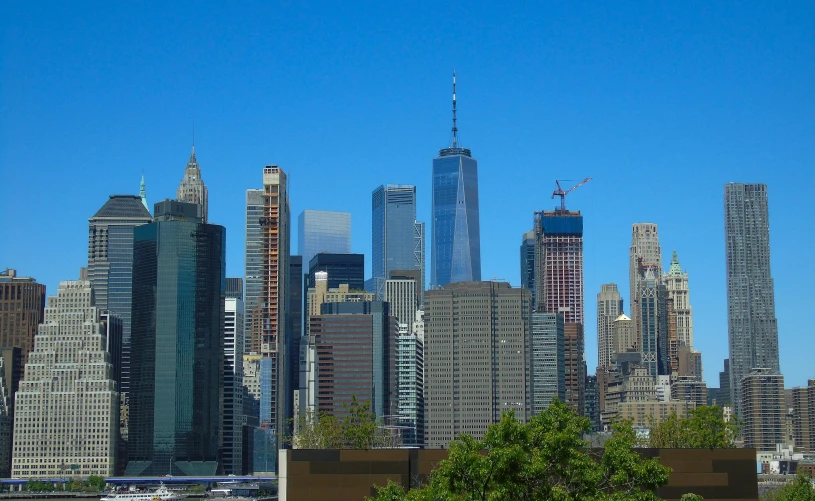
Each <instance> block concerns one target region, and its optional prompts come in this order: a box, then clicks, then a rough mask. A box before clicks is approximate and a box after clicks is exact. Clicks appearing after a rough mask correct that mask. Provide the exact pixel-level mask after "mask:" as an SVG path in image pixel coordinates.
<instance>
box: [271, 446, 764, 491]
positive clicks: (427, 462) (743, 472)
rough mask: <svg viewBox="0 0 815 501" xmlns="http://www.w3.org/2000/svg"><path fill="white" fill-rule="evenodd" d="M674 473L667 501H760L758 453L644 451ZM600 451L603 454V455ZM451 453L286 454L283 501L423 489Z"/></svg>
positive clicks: (282, 462) (281, 485) (280, 474)
mask: <svg viewBox="0 0 815 501" xmlns="http://www.w3.org/2000/svg"><path fill="white" fill-rule="evenodd" d="M639 451H640V452H641V453H642V455H643V456H645V457H649V458H651V457H658V458H659V459H660V462H661V463H662V464H664V465H665V466H670V467H671V468H672V469H673V472H672V473H671V477H670V480H669V481H668V485H666V486H665V487H663V488H661V489H660V490H659V495H660V497H662V498H663V499H665V500H668V501H670V500H679V498H680V497H682V495H683V494H685V493H689V492H692V493H695V494H699V495H701V496H702V497H704V499H705V500H706V501H707V500H727V501H758V477H757V475H756V452H755V450H754V449H712V450H711V449H639ZM598 452H599V451H598ZM446 458H447V450H436V449H432V450H431V449H428V450H419V449H377V450H286V451H280V463H279V464H280V468H279V471H278V478H279V489H280V491H279V492H280V493H279V496H280V498H279V499H280V501H323V500H325V501H334V500H338V499H342V500H344V501H357V500H359V501H362V500H364V499H365V497H366V496H373V495H374V493H375V491H374V487H373V486H374V485H385V484H386V483H387V482H388V480H389V479H390V480H393V481H395V482H398V483H400V484H402V486H404V487H405V488H413V487H418V486H420V485H421V484H422V483H423V482H424V481H425V480H426V479H427V476H428V475H429V474H430V472H431V471H432V470H433V468H434V467H435V466H436V465H437V464H438V463H439V461H442V460H443V459H446Z"/></svg>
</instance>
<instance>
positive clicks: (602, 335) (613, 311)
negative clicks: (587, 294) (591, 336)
mask: <svg viewBox="0 0 815 501" xmlns="http://www.w3.org/2000/svg"><path fill="white" fill-rule="evenodd" d="M622 313H623V299H622V297H620V291H619V290H617V284H603V285H602V286H601V287H600V293H599V294H597V353H598V358H597V363H598V365H599V366H600V367H610V366H611V361H612V359H613V357H614V322H615V321H616V320H617V318H619V317H620V315H622Z"/></svg>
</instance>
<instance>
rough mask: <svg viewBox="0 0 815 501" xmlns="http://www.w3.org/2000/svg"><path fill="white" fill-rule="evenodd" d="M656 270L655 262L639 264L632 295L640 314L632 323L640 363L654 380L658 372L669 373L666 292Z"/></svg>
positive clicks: (657, 267) (657, 268)
mask: <svg viewBox="0 0 815 501" xmlns="http://www.w3.org/2000/svg"><path fill="white" fill-rule="evenodd" d="M659 269H660V268H659V266H658V265H655V264H642V263H640V265H639V274H638V275H637V278H636V284H637V291H636V296H635V298H636V304H637V308H636V309H637V313H638V315H639V316H638V317H637V318H636V319H635V320H636V321H635V322H634V325H635V328H636V329H637V332H638V336H639V342H640V351H641V352H642V363H643V365H644V366H645V367H646V368H647V369H648V373H649V374H651V376H652V377H653V378H654V379H656V377H657V376H659V375H670V369H669V367H668V365H669V360H668V346H667V334H668V315H667V311H666V310H667V305H666V301H665V300H666V297H667V294H666V289H665V285H663V284H662V282H661V281H660V276H661V275H660V272H659Z"/></svg>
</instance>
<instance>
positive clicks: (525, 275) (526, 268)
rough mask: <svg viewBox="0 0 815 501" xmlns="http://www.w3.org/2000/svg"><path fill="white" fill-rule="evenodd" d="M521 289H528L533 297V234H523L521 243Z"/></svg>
mask: <svg viewBox="0 0 815 501" xmlns="http://www.w3.org/2000/svg"><path fill="white" fill-rule="evenodd" d="M521 287H523V288H525V289H529V292H531V293H532V297H533V298H534V297H535V232H534V231H527V232H526V233H524V238H523V241H522V242H521Z"/></svg>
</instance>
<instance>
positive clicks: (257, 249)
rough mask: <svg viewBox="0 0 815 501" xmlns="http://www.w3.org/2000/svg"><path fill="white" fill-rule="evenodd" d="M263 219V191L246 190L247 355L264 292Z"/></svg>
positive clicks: (245, 350) (250, 349)
mask: <svg viewBox="0 0 815 501" xmlns="http://www.w3.org/2000/svg"><path fill="white" fill-rule="evenodd" d="M262 217H263V190H246V255H245V262H244V279H245V280H246V293H245V296H244V302H243V304H244V311H245V313H244V319H245V322H246V325H245V328H244V348H243V351H244V352H245V353H249V352H251V351H252V336H251V333H252V315H253V313H254V311H255V308H257V307H258V302H259V299H260V295H261V291H262V290H263V241H262V235H263V234H262V232H261V231H260V218H262Z"/></svg>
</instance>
